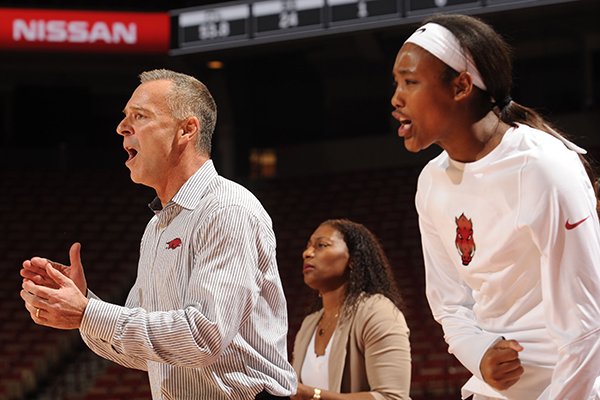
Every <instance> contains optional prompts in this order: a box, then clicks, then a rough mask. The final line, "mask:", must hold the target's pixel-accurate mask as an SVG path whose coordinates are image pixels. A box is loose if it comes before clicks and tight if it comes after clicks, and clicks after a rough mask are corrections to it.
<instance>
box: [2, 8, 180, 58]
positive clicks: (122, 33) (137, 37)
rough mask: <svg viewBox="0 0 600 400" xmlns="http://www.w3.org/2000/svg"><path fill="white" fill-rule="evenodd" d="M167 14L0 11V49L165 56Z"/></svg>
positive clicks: (168, 24)
mask: <svg viewBox="0 0 600 400" xmlns="http://www.w3.org/2000/svg"><path fill="white" fill-rule="evenodd" d="M169 47H170V18H169V14H168V13H132V12H101V11H70V10H37V9H0V48H5V49H15V50H48V51H53V50H62V51H90V52H135V53H166V52H167V51H168V50H169Z"/></svg>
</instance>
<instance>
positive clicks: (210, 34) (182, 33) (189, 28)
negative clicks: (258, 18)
mask: <svg viewBox="0 0 600 400" xmlns="http://www.w3.org/2000/svg"><path fill="white" fill-rule="evenodd" d="M249 17H250V6H249V5H248V4H238V5H230V6H221V7H213V8H207V9H203V10H198V11H191V12H187V13H182V14H179V18H178V19H179V22H178V23H179V45H180V46H181V47H185V46H190V45H202V44H205V43H209V42H215V41H226V40H239V39H247V38H249V37H250V32H249V26H248V25H249V23H248V21H249Z"/></svg>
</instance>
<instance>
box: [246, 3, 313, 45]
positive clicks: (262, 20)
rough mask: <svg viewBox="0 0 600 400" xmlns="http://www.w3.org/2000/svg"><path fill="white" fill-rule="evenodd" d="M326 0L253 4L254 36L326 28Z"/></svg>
mask: <svg viewBox="0 0 600 400" xmlns="http://www.w3.org/2000/svg"><path fill="white" fill-rule="evenodd" d="M324 7H325V0H265V1H257V2H254V3H253V4H252V19H253V23H254V24H253V28H254V35H255V36H256V37H261V36H264V35H273V34H277V33H285V32H284V31H287V30H307V29H320V28H323V27H324V16H323V9H324Z"/></svg>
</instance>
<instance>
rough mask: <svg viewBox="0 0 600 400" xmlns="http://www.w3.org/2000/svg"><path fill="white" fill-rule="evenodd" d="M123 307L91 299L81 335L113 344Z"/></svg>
mask: <svg viewBox="0 0 600 400" xmlns="http://www.w3.org/2000/svg"><path fill="white" fill-rule="evenodd" d="M122 308H123V307H121V306H117V305H115V304H110V303H106V302H104V301H102V300H98V299H95V298H90V301H89V302H88V305H87V307H86V308H85V312H84V313H83V318H82V320H81V328H79V329H80V331H81V333H83V334H85V335H86V336H88V337H94V338H98V339H101V340H103V341H105V342H109V343H110V342H111V341H112V339H113V336H114V334H115V330H116V326H117V321H118V319H119V316H120V315H121V313H122V312H123V310H122Z"/></svg>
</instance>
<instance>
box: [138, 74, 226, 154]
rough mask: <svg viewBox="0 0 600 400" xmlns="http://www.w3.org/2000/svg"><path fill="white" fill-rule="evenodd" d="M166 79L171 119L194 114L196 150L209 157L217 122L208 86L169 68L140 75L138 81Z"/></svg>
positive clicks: (181, 118)
mask: <svg viewBox="0 0 600 400" xmlns="http://www.w3.org/2000/svg"><path fill="white" fill-rule="evenodd" d="M158 80H167V81H170V82H171V83H172V86H171V91H170V92H169V93H167V95H166V100H167V106H168V107H169V110H170V112H171V114H172V115H173V117H174V118H176V119H179V120H182V121H183V120H184V119H186V118H188V117H190V116H195V117H197V118H198V120H199V121H200V132H199V135H198V140H197V141H196V150H198V152H200V153H205V154H207V155H208V156H210V153H211V142H212V135H213V132H214V130H215V124H216V121H217V105H216V104H215V101H214V99H213V97H212V95H211V94H210V92H209V91H208V88H207V87H206V86H205V85H204V84H203V83H202V82H200V81H199V80H198V79H196V78H194V77H193V76H190V75H186V74H182V73H179V72H174V71H171V70H168V69H155V70H152V71H144V72H142V73H141V74H140V82H141V83H145V82H150V81H158Z"/></svg>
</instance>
